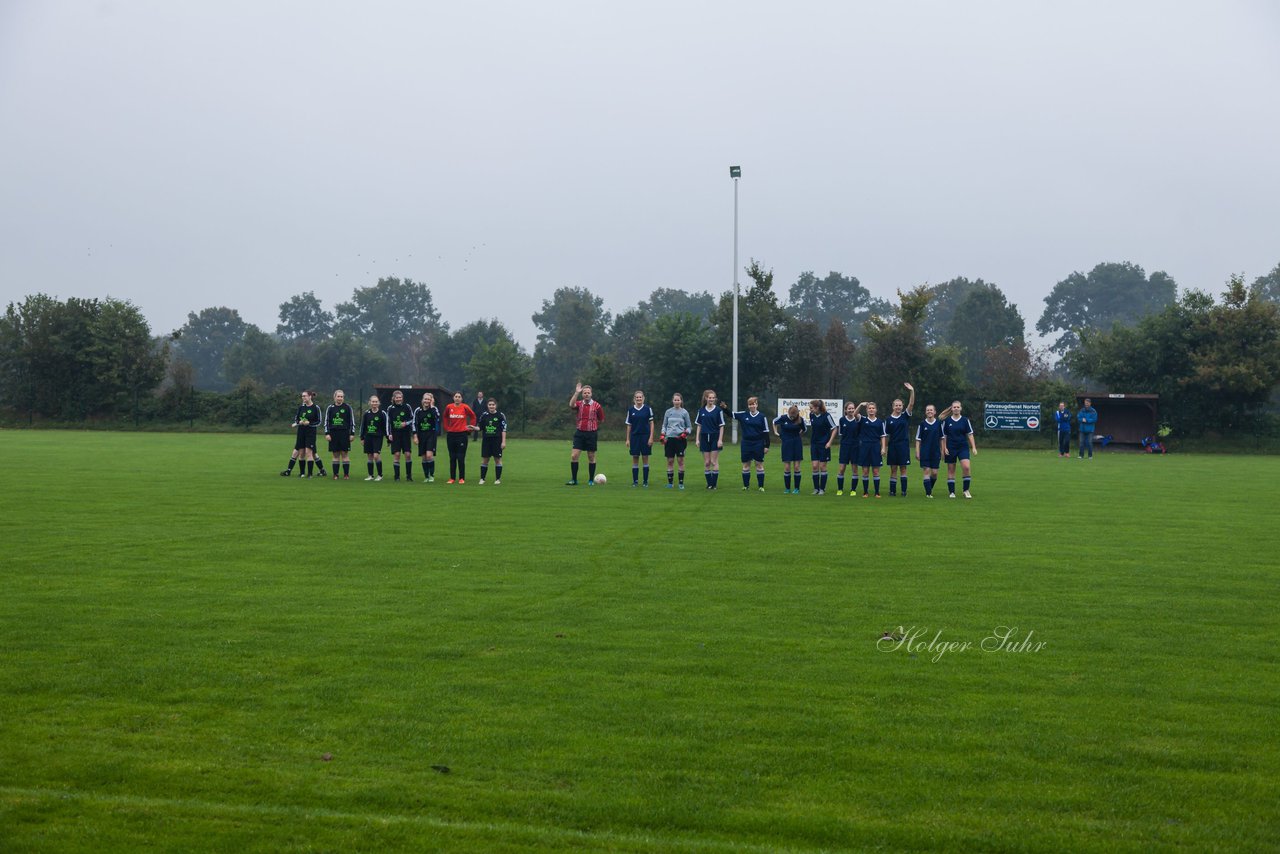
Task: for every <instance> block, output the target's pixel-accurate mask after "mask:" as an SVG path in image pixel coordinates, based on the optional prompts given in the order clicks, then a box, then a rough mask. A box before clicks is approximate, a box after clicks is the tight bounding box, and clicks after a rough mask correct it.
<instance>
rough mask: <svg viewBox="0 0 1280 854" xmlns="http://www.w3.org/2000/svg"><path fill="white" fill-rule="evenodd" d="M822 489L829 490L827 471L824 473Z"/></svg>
mask: <svg viewBox="0 0 1280 854" xmlns="http://www.w3.org/2000/svg"><path fill="white" fill-rule="evenodd" d="M821 489H822V491H823V492H826V491H827V473H826V472H825V471H824V472H823V473H822V487H821Z"/></svg>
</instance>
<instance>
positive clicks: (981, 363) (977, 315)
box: [947, 283, 1026, 383]
mask: <svg viewBox="0 0 1280 854" xmlns="http://www.w3.org/2000/svg"><path fill="white" fill-rule="evenodd" d="M1025 329H1026V325H1025V324H1024V323H1023V320H1022V315H1021V314H1019V313H1018V307H1017V306H1016V305H1013V304H1012V303H1010V302H1009V301H1008V300H1007V299H1006V298H1005V295H1004V293H1003V292H1002V291H1001V290H1000V289H999V288H998V287H996V286H995V285H988V284H985V283H984V284H982V285H981V286H979V287H975V288H972V289H971V290H970V291H969V294H968V295H967V296H966V297H965V298H964V300H962V301H961V303H960V305H958V306H956V310H955V314H954V315H953V316H952V318H951V323H950V324H949V328H948V334H947V341H948V343H950V344H952V345H954V346H955V347H956V348H957V349H958V350H959V351H960V358H961V360H962V361H963V362H964V367H965V378H966V379H967V380H968V381H969V382H970V383H977V382H978V380H979V379H980V378H981V377H982V373H983V371H984V370H985V368H986V361H987V353H988V351H989V350H991V349H992V348H997V347H1006V348H1007V347H1013V346H1014V345H1016V344H1021V343H1022V340H1023V333H1024V331H1025Z"/></svg>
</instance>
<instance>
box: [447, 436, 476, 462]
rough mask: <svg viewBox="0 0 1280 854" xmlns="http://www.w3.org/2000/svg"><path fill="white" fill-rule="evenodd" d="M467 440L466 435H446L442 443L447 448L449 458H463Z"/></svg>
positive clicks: (465, 452)
mask: <svg viewBox="0 0 1280 854" xmlns="http://www.w3.org/2000/svg"><path fill="white" fill-rule="evenodd" d="M469 438H470V437H469V436H468V435H467V434H466V433H446V434H445V440H444V441H445V444H446V445H448V446H449V456H451V457H465V456H466V455H467V439H469Z"/></svg>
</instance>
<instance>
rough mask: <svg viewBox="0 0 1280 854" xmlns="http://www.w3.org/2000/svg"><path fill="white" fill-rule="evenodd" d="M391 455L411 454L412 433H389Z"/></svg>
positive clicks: (400, 431)
mask: <svg viewBox="0 0 1280 854" xmlns="http://www.w3.org/2000/svg"><path fill="white" fill-rule="evenodd" d="M391 453H393V454H395V453H402V454H412V453H413V431H412V430H394V431H392V433H391Z"/></svg>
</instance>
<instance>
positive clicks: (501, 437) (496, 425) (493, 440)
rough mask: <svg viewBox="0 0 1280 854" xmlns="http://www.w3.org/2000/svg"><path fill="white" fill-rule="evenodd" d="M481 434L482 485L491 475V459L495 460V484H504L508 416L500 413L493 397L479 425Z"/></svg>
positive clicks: (486, 405)
mask: <svg viewBox="0 0 1280 854" xmlns="http://www.w3.org/2000/svg"><path fill="white" fill-rule="evenodd" d="M477 427H478V430H479V433H480V485H481V486H484V478H485V475H487V474H488V473H489V458H490V457H493V458H494V459H495V463H494V469H493V483H494V485H495V486H496V485H498V484H500V483H502V452H503V451H504V450H506V447H507V416H505V415H503V414H502V413H501V412H499V411H498V401H496V400H494V399H493V398H492V397H491V398H489V402H488V403H486V404H485V413H484V414H483V415H481V416H480V421H479V423H478V424H477Z"/></svg>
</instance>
